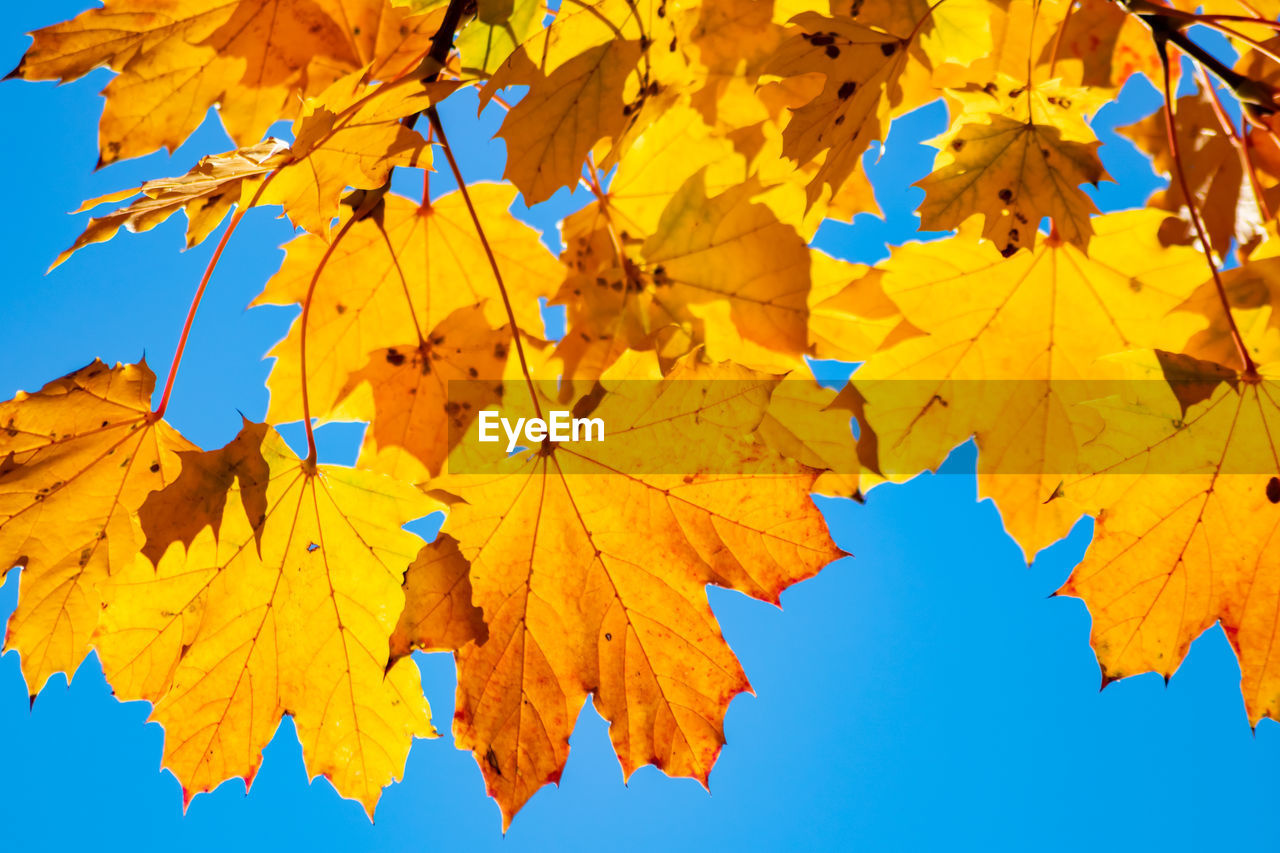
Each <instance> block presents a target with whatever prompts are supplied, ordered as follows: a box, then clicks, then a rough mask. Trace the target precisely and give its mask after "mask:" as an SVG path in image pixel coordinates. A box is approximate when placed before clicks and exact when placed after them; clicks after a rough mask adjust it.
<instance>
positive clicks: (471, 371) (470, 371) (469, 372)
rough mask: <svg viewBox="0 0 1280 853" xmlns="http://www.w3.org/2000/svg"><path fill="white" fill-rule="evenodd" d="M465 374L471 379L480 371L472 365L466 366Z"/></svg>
mask: <svg viewBox="0 0 1280 853" xmlns="http://www.w3.org/2000/svg"><path fill="white" fill-rule="evenodd" d="M467 375H468V376H470V377H471V378H472V379H475V378H476V377H477V376H479V375H480V371H478V370H476V369H475V368H474V367H468V368H467Z"/></svg>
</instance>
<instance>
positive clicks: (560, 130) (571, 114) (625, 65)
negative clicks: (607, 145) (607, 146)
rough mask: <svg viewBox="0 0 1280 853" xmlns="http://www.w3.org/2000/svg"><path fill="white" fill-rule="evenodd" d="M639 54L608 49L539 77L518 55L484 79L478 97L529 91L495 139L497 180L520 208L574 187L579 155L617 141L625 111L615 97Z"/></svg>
mask: <svg viewBox="0 0 1280 853" xmlns="http://www.w3.org/2000/svg"><path fill="white" fill-rule="evenodd" d="M641 52H642V51H641V48H640V43H639V42H638V41H629V40H618V41H610V42H606V43H605V44H601V45H597V46H596V47H592V48H589V49H587V50H585V51H583V52H582V53H580V54H578V55H577V56H575V57H574V58H573V59H571V60H569V61H568V62H566V63H564V64H563V65H561V66H560V67H558V68H556V69H555V70H554V71H552V72H551V73H550V74H549V75H545V74H544V73H543V72H542V71H541V70H540V69H539V68H538V67H537V66H536V65H535V64H534V62H533V60H531V59H530V58H529V56H528V55H527V54H526V53H525V51H524V49H522V50H519V51H517V52H516V53H515V54H513V55H512V57H511V58H510V59H508V60H507V62H506V63H505V64H504V65H503V66H502V68H501V69H499V70H498V72H497V73H496V74H494V75H493V77H492V78H491V79H490V81H489V84H488V85H487V86H486V87H485V93H489V92H492V91H496V90H497V89H500V88H503V87H506V86H528V87H529V91H528V92H527V93H526V94H525V96H524V97H523V98H521V99H520V102H519V103H518V104H516V105H515V107H514V108H513V109H512V110H511V112H509V113H508V114H507V117H506V119H505V120H504V121H503V122H502V128H501V129H500V130H499V131H498V135H499V136H501V137H502V138H503V139H504V140H505V141H506V143H507V166H506V171H505V172H504V173H503V176H504V177H506V178H507V179H508V180H510V181H511V182H512V183H513V184H515V185H516V187H518V188H519V190H520V192H521V193H523V195H524V198H525V201H526V202H527V203H528V204H537V203H538V202H540V201H546V200H547V199H548V198H550V197H551V194H552V193H554V192H555V191H556V190H558V189H559V188H561V187H570V188H572V187H574V186H575V185H576V184H577V183H578V177H579V175H581V173H582V164H583V163H584V162H585V161H586V159H587V153H588V152H589V151H591V149H592V148H593V147H594V146H595V144H596V143H597V142H599V141H600V140H601V139H603V138H606V137H616V136H618V135H619V134H620V133H622V131H623V129H624V128H625V127H626V125H627V122H628V117H629V116H630V115H631V112H632V110H633V107H632V106H631V105H630V104H628V103H626V102H625V101H624V100H623V89H624V86H625V84H626V82H627V80H628V79H629V78H630V76H631V74H632V72H633V71H634V70H635V67H636V63H637V62H638V61H639V59H640V56H641ZM484 97H485V96H484V94H482V95H481V98H482V99H484Z"/></svg>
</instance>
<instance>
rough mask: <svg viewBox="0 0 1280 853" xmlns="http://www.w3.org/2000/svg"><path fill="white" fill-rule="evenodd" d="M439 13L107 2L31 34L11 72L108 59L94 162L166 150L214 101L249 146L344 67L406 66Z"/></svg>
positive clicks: (333, 3) (275, 1)
mask: <svg viewBox="0 0 1280 853" xmlns="http://www.w3.org/2000/svg"><path fill="white" fill-rule="evenodd" d="M438 24H439V16H438V15H423V16H418V17H410V16H409V15H408V13H407V12H405V11H399V10H392V9H388V8H385V7H384V5H383V2H382V0H322V2H314V0H265V2H260V0H232V2H222V0H174V2H170V3H165V4H163V6H162V7H160V8H158V7H157V3H156V2H154V0H107V2H106V3H105V5H104V6H103V7H102V8H100V9H90V10H88V11H87V12H83V13H81V14H80V15H78V16H77V17H76V18H74V19H73V20H70V21H66V22H64V23H61V24H54V25H53V26H49V27H45V28H43V29H41V30H38V31H36V32H35V33H33V36H34V38H35V42H34V44H32V46H31V48H30V49H29V50H28V51H27V53H26V55H25V56H23V58H22V62H21V63H20V64H19V65H18V67H17V68H16V69H15V70H14V71H13V73H12V75H11V76H16V77H21V78H23V79H25V80H61V81H64V82H65V81H67V80H74V79H76V78H78V77H81V76H83V75H85V74H87V73H89V72H90V71H92V70H93V69H94V68H97V67H100V66H104V65H105V66H109V67H110V68H111V69H112V70H114V71H117V72H119V76H118V77H116V78H115V79H114V80H112V81H111V82H110V83H109V84H107V88H106V89H105V91H104V92H103V94H105V95H106V98H107V103H106V108H105V110H104V111H103V114H102V125H101V128H100V133H99V147H100V148H101V151H102V155H101V158H100V160H99V164H98V165H100V166H104V165H107V164H109V163H114V162H115V161H116V160H119V159H122V158H125V157H138V156H141V155H143V154H149V153H150V152H152V151H154V150H156V149H157V148H160V147H164V148H168V149H169V150H170V151H173V150H174V149H176V148H177V147H178V145H180V144H181V143H182V141H183V140H184V139H186V138H187V136H189V135H190V134H191V133H192V132H193V131H194V130H195V129H196V128H197V127H198V126H199V125H200V123H201V122H202V121H204V117H205V114H206V112H207V111H208V109H209V107H211V106H213V105H214V104H215V103H217V104H220V105H221V109H220V110H219V113H218V115H219V117H220V118H221V119H222V123H223V126H224V127H225V128H226V130H227V133H228V134H229V135H230V136H231V138H232V139H233V140H235V141H236V142H238V143H240V144H242V145H245V144H250V143H253V142H256V141H257V140H258V139H260V138H261V137H262V135H263V134H264V133H266V132H267V129H268V128H269V127H270V126H271V125H272V123H274V122H275V121H276V120H278V119H282V118H293V117H294V116H296V115H297V113H298V106H297V105H298V103H299V101H300V96H309V95H315V94H318V93H319V92H320V91H321V90H322V89H324V88H325V86H327V85H328V84H329V83H331V82H332V81H333V80H335V79H337V78H338V77H340V76H342V75H343V74H347V73H349V72H351V71H356V70H358V69H363V68H366V67H368V70H369V74H370V75H371V76H372V79H380V80H385V79H390V78H391V77H392V76H398V75H399V74H403V73H405V72H407V71H410V70H412V65H411V64H408V63H410V62H411V61H412V59H413V57H415V56H421V55H422V54H423V53H425V52H426V49H427V45H428V42H429V39H430V37H431V36H432V35H433V34H434V32H435V29H436V27H437V26H438Z"/></svg>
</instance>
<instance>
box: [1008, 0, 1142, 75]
mask: <svg viewBox="0 0 1280 853" xmlns="http://www.w3.org/2000/svg"><path fill="white" fill-rule="evenodd" d="M1022 5H1023V6H1024V7H1026V6H1027V4H1022ZM1060 5H1070V4H1060ZM1062 18H1063V20H1062V23H1061V24H1060V32H1061V35H1060V36H1059V35H1058V32H1054V38H1053V40H1052V41H1050V42H1047V43H1046V44H1045V45H1044V46H1043V48H1042V51H1041V55H1040V61H1041V63H1042V64H1046V65H1047V66H1048V69H1049V73H1048V75H1047V76H1048V77H1050V78H1052V77H1054V76H1058V77H1061V78H1063V79H1064V80H1066V81H1068V82H1069V83H1070V84H1071V85H1076V86H1088V87H1091V88H1104V87H1105V88H1114V89H1119V88H1120V87H1121V86H1123V85H1124V84H1125V82H1126V81H1127V80H1128V79H1129V78H1130V77H1132V76H1133V75H1134V74H1145V75H1146V76H1147V77H1148V78H1149V79H1151V80H1153V81H1155V80H1159V79H1160V75H1161V73H1162V72H1161V64H1160V54H1159V53H1158V52H1157V50H1156V46H1155V42H1154V40H1153V39H1152V38H1151V33H1150V31H1149V30H1148V29H1147V28H1146V27H1145V26H1143V25H1142V23H1141V22H1140V21H1138V20H1137V19H1136V18H1134V16H1132V15H1130V14H1128V13H1127V12H1126V11H1125V10H1124V9H1122V8H1121V7H1120V5H1119V4H1117V3H1113V2H1111V0H1080V2H1079V3H1078V4H1077V5H1076V6H1075V8H1074V9H1073V10H1072V11H1071V14H1070V15H1069V16H1067V15H1065V14H1064V15H1063V16H1062ZM1039 20H1043V16H1042V17H1041V18H1040V19H1039ZM1019 70H1022V69H1019Z"/></svg>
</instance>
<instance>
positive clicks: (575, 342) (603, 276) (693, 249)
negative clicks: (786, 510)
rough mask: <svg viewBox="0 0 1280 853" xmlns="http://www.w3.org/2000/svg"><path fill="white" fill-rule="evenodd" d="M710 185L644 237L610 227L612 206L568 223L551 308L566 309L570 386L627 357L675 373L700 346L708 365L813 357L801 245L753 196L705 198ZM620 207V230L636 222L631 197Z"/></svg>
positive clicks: (736, 190)
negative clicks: (658, 363)
mask: <svg viewBox="0 0 1280 853" xmlns="http://www.w3.org/2000/svg"><path fill="white" fill-rule="evenodd" d="M706 175H707V171H706V170H705V169H704V170H700V171H698V172H697V173H696V174H694V175H693V176H692V177H690V178H689V179H688V180H686V181H685V182H684V184H683V185H682V186H681V187H680V188H679V189H678V190H677V191H675V192H674V193H673V194H672V195H671V196H670V198H668V199H667V204H666V206H665V207H664V208H663V210H662V213H661V215H660V218H659V221H658V222H657V224H656V225H655V226H654V228H653V231H652V232H651V233H649V234H648V235H647V236H646V235H643V234H632V233H630V232H628V231H627V230H625V229H623V230H620V231H619V230H618V229H617V228H615V226H614V224H613V222H614V220H613V213H612V211H613V208H614V205H613V203H612V201H611V200H608V199H607V200H606V203H605V204H603V205H601V204H599V203H597V204H595V205H591V206H588V207H587V208H585V209H584V210H582V211H580V212H579V213H578V214H575V215H574V216H573V217H571V218H570V219H568V220H566V223H565V228H564V234H565V238H566V248H565V251H564V253H563V254H562V256H561V257H562V259H563V260H564V261H565V263H566V265H567V266H568V267H569V268H570V274H569V276H568V277H567V278H566V279H565V282H564V284H563V285H562V286H561V288H560V291H559V293H558V294H557V296H556V299H555V300H553V301H554V302H557V303H559V302H565V303H568V304H569V305H570V309H571V310H570V311H569V316H568V322H569V333H568V334H566V335H565V337H564V338H563V339H562V340H561V341H560V342H559V343H558V344H557V346H556V351H555V354H556V356H557V357H558V358H560V359H561V360H562V361H563V362H564V365H565V371H566V375H567V376H569V377H570V378H576V379H594V378H596V377H598V376H599V375H600V374H601V373H602V372H603V371H604V370H605V369H607V368H608V367H609V365H610V364H612V363H613V362H614V361H616V360H617V358H618V357H619V356H620V355H621V354H622V353H623V352H624V351H625V350H626V349H628V348H630V349H636V350H649V349H656V350H657V351H658V352H659V353H660V354H661V355H662V356H663V358H664V360H665V361H666V362H667V363H670V362H671V361H673V360H674V359H676V358H678V357H680V356H682V355H684V354H686V353H688V352H690V351H692V350H693V349H695V348H697V347H698V346H705V347H706V348H707V352H708V354H709V356H710V357H712V358H713V359H719V360H724V359H726V358H730V357H732V358H733V359H735V360H737V361H739V362H741V363H744V364H748V365H751V366H755V367H770V366H773V364H774V363H775V362H776V361H778V360H779V355H781V356H782V357H783V359H782V360H785V362H786V364H787V365H788V367H789V366H791V365H793V364H794V359H795V358H796V357H797V356H798V355H799V354H801V353H803V352H805V351H806V349H807V347H808V337H807V325H806V320H807V317H808V296H809V283H810V281H809V266H810V260H809V256H810V250H809V248H808V247H807V246H806V245H805V241H804V239H803V238H801V237H800V235H799V234H798V233H797V232H796V230H795V228H794V227H792V226H791V225H788V224H787V223H785V222H782V221H781V220H779V219H778V217H777V216H776V215H775V213H774V212H773V210H772V209H771V208H770V207H769V206H767V205H765V204H760V203H757V202H754V201H752V200H751V198H752V196H753V194H754V192H755V191H756V190H757V189H758V187H756V186H754V185H750V184H743V185H737V186H733V187H731V188H730V189H728V190H726V191H725V192H723V193H720V194H719V195H717V196H714V197H712V198H708V196H707V190H706ZM619 207H620V209H621V210H622V211H623V221H624V222H625V221H627V216H626V211H627V210H628V209H631V210H632V212H633V214H635V213H636V212H637V211H636V210H635V209H634V208H631V206H630V205H629V204H628V203H627V200H626V199H625V197H624V198H623V199H622V202H621V204H620V205H619ZM640 212H641V215H643V212H644V208H643V207H641V208H640ZM641 240H643V242H641Z"/></svg>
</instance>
